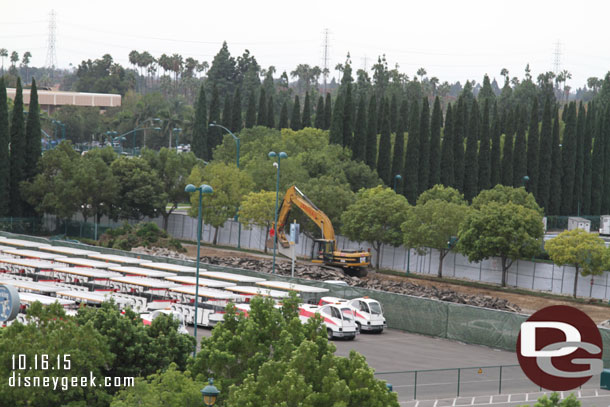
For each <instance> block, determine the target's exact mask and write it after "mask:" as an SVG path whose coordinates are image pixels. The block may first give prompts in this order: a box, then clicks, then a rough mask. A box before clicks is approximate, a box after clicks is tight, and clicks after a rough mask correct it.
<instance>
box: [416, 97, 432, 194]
mask: <svg viewBox="0 0 610 407" xmlns="http://www.w3.org/2000/svg"><path fill="white" fill-rule="evenodd" d="M419 154H420V155H419V174H418V177H417V192H418V196H419V194H421V193H422V192H424V191H425V190H426V189H428V178H429V177H430V105H429V104H428V98H427V97H425V98H424V102H423V103H422V109H421V118H420V122H419Z"/></svg>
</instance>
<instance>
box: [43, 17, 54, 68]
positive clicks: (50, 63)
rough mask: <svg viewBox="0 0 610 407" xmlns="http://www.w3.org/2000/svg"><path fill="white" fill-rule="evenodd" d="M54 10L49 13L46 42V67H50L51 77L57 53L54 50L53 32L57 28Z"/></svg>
mask: <svg viewBox="0 0 610 407" xmlns="http://www.w3.org/2000/svg"><path fill="white" fill-rule="evenodd" d="M55 17H56V14H55V10H51V12H50V13H49V37H48V42H47V61H46V64H45V65H46V67H47V68H49V69H51V77H53V70H55V67H56V66H57V53H56V52H55V32H56V30H57V22H56V21H55Z"/></svg>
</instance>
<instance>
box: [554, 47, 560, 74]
mask: <svg viewBox="0 0 610 407" xmlns="http://www.w3.org/2000/svg"><path fill="white" fill-rule="evenodd" d="M560 70H561V42H560V41H559V40H557V42H556V43H555V50H554V51H553V73H554V74H555V76H557V75H558V74H559V72H560Z"/></svg>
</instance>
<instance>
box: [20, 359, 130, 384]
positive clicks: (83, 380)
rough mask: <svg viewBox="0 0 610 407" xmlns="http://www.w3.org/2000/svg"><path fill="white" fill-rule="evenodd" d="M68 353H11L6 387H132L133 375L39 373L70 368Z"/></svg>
mask: <svg viewBox="0 0 610 407" xmlns="http://www.w3.org/2000/svg"><path fill="white" fill-rule="evenodd" d="M71 365H72V364H71V361H70V355H57V357H49V355H46V354H41V355H23V354H20V355H13V356H12V370H13V372H12V374H11V375H10V376H9V378H8V385H9V387H45V388H50V389H53V390H63V391H66V390H68V389H69V388H71V387H132V386H133V385H134V378H133V377H96V376H94V375H93V372H89V375H88V376H72V375H68V376H55V375H53V374H52V375H51V376H39V375H38V374H39V373H40V372H53V373H55V372H60V371H63V372H66V373H68V372H69V371H70V368H71Z"/></svg>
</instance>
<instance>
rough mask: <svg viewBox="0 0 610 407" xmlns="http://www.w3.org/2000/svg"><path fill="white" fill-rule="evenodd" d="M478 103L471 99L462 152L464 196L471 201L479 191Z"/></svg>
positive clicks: (479, 118)
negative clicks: (463, 151)
mask: <svg viewBox="0 0 610 407" xmlns="http://www.w3.org/2000/svg"><path fill="white" fill-rule="evenodd" d="M480 121H481V117H480V113H479V104H478V102H477V100H476V99H474V100H473V101H472V107H471V109H470V120H469V121H468V138H467V139H466V153H465V154H464V198H466V200H468V201H471V200H472V198H474V197H475V196H477V194H478V193H479V191H478V189H479V163H478V161H477V153H478V151H477V150H478V141H479V129H480Z"/></svg>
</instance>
